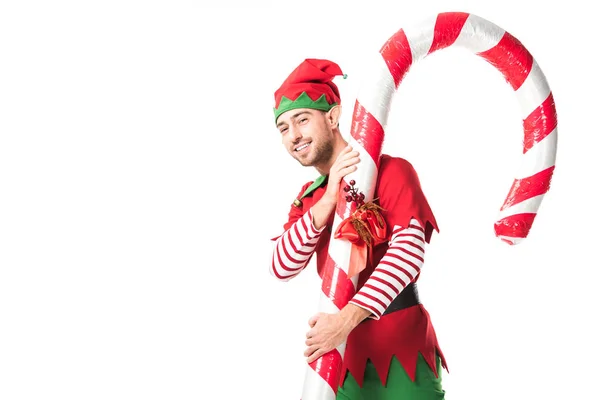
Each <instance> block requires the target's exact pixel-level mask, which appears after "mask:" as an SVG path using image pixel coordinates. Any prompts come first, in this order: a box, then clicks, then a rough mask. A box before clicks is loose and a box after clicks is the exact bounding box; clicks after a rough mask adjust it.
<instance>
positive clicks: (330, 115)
mask: <svg viewBox="0 0 600 400" xmlns="http://www.w3.org/2000/svg"><path fill="white" fill-rule="evenodd" d="M341 114H342V106H341V105H337V106H333V107H332V108H331V109H330V110H329V111H327V115H326V118H327V122H328V123H329V124H330V125H331V127H332V128H337V127H339V124H340V116H341Z"/></svg>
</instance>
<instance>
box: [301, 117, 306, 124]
mask: <svg viewBox="0 0 600 400" xmlns="http://www.w3.org/2000/svg"><path fill="white" fill-rule="evenodd" d="M306 121H308V118H302V119H301V120H300V123H301V124H303V123H304V122H306Z"/></svg>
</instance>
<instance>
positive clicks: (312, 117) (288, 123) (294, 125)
mask: <svg viewBox="0 0 600 400" xmlns="http://www.w3.org/2000/svg"><path fill="white" fill-rule="evenodd" d="M326 115H327V113H325V112H323V111H319V110H313V109H310V108H298V109H295V110H289V111H286V112H284V113H283V114H281V115H280V116H279V118H278V119H277V129H279V132H280V133H281V140H282V143H283V145H284V146H285V148H286V149H287V151H288V152H289V153H290V154H291V156H292V157H294V158H295V159H296V160H298V162H299V163H300V164H302V165H304V166H305V167H308V166H311V167H312V166H317V165H319V164H323V163H327V162H328V161H329V160H330V159H331V157H332V155H333V131H332V129H331V126H330V125H329V124H328V123H327V119H326Z"/></svg>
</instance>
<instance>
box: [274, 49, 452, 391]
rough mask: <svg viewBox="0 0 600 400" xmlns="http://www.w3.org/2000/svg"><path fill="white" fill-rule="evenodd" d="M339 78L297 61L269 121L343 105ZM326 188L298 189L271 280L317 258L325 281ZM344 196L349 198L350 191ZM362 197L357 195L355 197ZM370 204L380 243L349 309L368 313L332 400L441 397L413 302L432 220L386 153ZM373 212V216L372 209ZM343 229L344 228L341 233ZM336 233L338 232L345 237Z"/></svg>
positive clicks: (322, 64)
mask: <svg viewBox="0 0 600 400" xmlns="http://www.w3.org/2000/svg"><path fill="white" fill-rule="evenodd" d="M338 75H342V71H341V69H340V67H339V66H338V65H337V64H335V63H333V62H331V61H328V60H318V59H307V60H305V61H304V62H302V63H301V64H300V65H299V66H298V67H297V68H296V69H295V70H294V71H293V72H292V73H291V74H290V76H289V77H288V78H287V79H286V80H285V81H284V83H283V84H282V86H281V87H280V88H279V89H278V90H277V91H276V92H275V108H274V112H275V122H277V118H278V117H279V116H280V115H281V114H282V113H284V112H286V111H289V110H292V109H297V108H311V109H317V110H322V111H327V110H329V109H331V107H333V106H334V105H336V104H341V100H340V94H339V91H338V88H337V86H336V85H335V84H334V83H333V82H332V80H333V78H334V77H335V76H338ZM326 188H327V176H320V177H319V178H317V179H316V180H315V181H313V182H308V183H307V184H305V185H304V186H303V187H302V189H301V190H300V193H299V194H298V197H297V198H296V199H295V200H294V202H293V204H292V205H291V208H290V211H289V215H288V221H287V223H285V224H284V233H283V234H282V235H280V236H278V237H276V238H274V239H273V240H274V241H276V243H275V249H274V252H273V261H272V265H271V273H272V274H273V275H274V276H275V277H277V278H278V279H280V280H284V281H286V280H289V279H291V278H293V277H294V276H296V275H297V274H298V273H300V272H301V271H302V270H303V269H304V268H305V267H306V266H307V264H308V262H309V261H310V259H311V258H312V256H313V255H314V254H316V257H317V260H316V261H317V272H318V273H319V276H320V277H321V278H322V277H323V267H324V265H325V260H326V259H327V256H328V246H329V241H330V238H331V236H332V235H333V234H340V231H338V232H335V233H334V232H332V224H333V219H334V213H332V215H331V217H330V219H329V221H328V223H327V224H326V225H325V226H324V227H322V228H321V229H316V228H315V227H314V225H313V222H312V211H311V207H312V206H313V205H314V204H315V203H317V202H318V201H319V199H321V197H322V196H323V195H324V193H325V191H326ZM345 190H346V191H349V192H355V191H354V188H353V187H352V188H350V187H347V188H345ZM357 197H359V196H357ZM374 198H375V199H377V201H376V206H375V207H380V208H377V209H376V212H375V214H373V215H376V214H377V213H378V214H379V215H380V216H381V217H383V221H384V223H382V225H381V224H379V225H378V224H377V223H376V222H375V223H373V224H372V225H371V226H375V230H377V226H379V228H380V229H379V231H378V232H374V231H371V234H372V235H373V236H375V237H378V238H379V240H378V241H375V242H374V243H375V244H374V246H373V247H372V251H370V252H369V255H368V257H367V259H366V266H365V267H364V269H362V270H361V271H360V272H359V276H358V284H357V291H356V294H355V296H354V297H353V299H352V300H351V301H350V303H352V304H355V305H357V306H359V307H362V308H365V309H367V310H368V311H370V313H371V315H370V316H369V318H367V319H365V320H364V321H363V322H362V323H360V324H359V325H358V326H357V327H356V328H355V329H354V330H353V331H352V332H351V333H350V335H349V336H348V338H347V341H346V348H345V351H344V359H343V366H342V368H343V369H342V373H341V379H340V387H339V389H338V393H337V398H338V399H351V400H356V399H368V400H378V399H419V400H420V399H423V400H429V399H443V398H444V390H443V389H442V386H441V369H442V367H443V368H446V369H447V367H446V361H445V359H444V355H443V353H442V351H441V349H440V346H439V344H438V341H437V337H436V334H435V330H434V328H433V325H432V323H431V320H430V317H429V314H428V312H427V310H426V309H425V308H424V306H423V305H422V304H421V303H420V302H419V299H418V294H417V289H416V281H417V280H418V278H419V275H420V270H421V267H422V265H423V263H424V252H425V245H426V244H427V243H429V241H430V238H431V235H432V233H433V230H438V227H437V223H436V221H435V217H434V216H433V213H432V211H431V209H430V207H429V204H428V202H427V199H426V198H425V195H424V194H423V192H422V190H421V185H420V182H419V178H418V176H417V173H416V171H415V170H414V168H413V167H412V165H411V164H410V163H409V162H408V161H406V160H404V159H402V158H397V157H390V156H388V155H385V154H383V155H382V156H381V159H380V163H379V170H378V174H377V182H376V187H375V194H374ZM377 210H379V211H377ZM340 226H341V225H340ZM342 233H343V232H342Z"/></svg>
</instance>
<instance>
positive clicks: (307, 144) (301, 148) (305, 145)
mask: <svg viewBox="0 0 600 400" xmlns="http://www.w3.org/2000/svg"><path fill="white" fill-rule="evenodd" d="M310 143H311V142H308V143H304V144H303V145H301V146H298V147H296V148H295V149H294V151H302V150H304V149H305V148H307V147H308V146H309V145H310Z"/></svg>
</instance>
